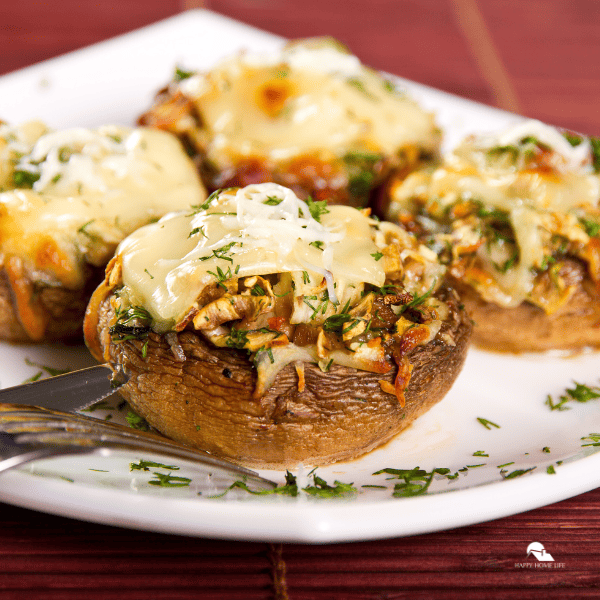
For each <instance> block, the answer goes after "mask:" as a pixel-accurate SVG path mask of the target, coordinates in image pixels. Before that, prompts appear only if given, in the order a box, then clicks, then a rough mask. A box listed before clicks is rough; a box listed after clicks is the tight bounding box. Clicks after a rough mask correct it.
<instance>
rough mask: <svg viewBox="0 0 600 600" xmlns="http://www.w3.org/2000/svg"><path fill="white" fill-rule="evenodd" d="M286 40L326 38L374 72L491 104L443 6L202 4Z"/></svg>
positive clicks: (293, 0)
mask: <svg viewBox="0 0 600 600" xmlns="http://www.w3.org/2000/svg"><path fill="white" fill-rule="evenodd" d="M205 4H206V6H207V7H208V8H210V9H213V10H215V11H217V12H220V13H222V14H224V15H227V16H230V17H232V18H235V19H239V20H241V21H244V22H245V23H248V24H250V25H254V26H256V27H259V28H262V29H266V30H268V31H271V32H273V33H277V34H279V35H282V36H284V37H287V38H298V37H310V36H320V35H331V36H333V37H335V38H337V39H339V40H340V41H342V42H343V43H345V44H346V45H347V46H348V47H349V48H350V49H351V50H352V52H354V53H355V54H357V55H358V56H359V58H361V60H362V61H363V62H364V63H366V64H368V65H370V66H372V67H375V68H377V69H382V70H385V71H389V72H391V73H394V74H396V75H400V76H402V77H406V78H408V79H412V80H414V81H419V82H421V83H425V84H427V85H431V86H434V87H438V88H440V89H443V90H446V91H449V92H452V93H455V94H459V95H461V96H466V97H468V98H471V99H474V100H479V101H482V102H487V103H491V102H493V98H492V96H491V94H490V92H489V89H488V87H487V85H486V84H485V81H484V80H483V78H482V77H481V75H480V74H479V72H478V71H477V69H476V66H475V63H474V61H473V58H472V56H471V54H470V52H469V48H468V43H467V42H466V40H465V39H464V37H463V35H462V33H461V31H460V29H459V28H458V26H457V24H456V20H455V17H454V12H453V9H452V6H451V5H450V3H449V2H448V1H447V0H420V1H419V2H414V1H411V0H373V1H371V2H369V4H368V5H365V3H364V2H363V1H362V0H329V1H328V2H322V1H319V0H288V1H287V2H276V1H274V0H207V1H206V3H205Z"/></svg>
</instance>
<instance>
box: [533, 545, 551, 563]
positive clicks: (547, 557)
mask: <svg viewBox="0 0 600 600" xmlns="http://www.w3.org/2000/svg"><path fill="white" fill-rule="evenodd" d="M531 554H533V555H534V556H535V557H536V558H537V559H538V560H539V561H541V562H550V561H552V562H554V558H552V554H550V553H549V552H546V548H544V546H543V545H542V544H540V543H539V542H531V544H529V546H527V556H530V555H531Z"/></svg>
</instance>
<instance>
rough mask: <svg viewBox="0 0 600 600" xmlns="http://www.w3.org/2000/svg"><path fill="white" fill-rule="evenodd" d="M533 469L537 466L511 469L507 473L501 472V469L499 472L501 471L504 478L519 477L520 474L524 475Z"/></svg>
mask: <svg viewBox="0 0 600 600" xmlns="http://www.w3.org/2000/svg"><path fill="white" fill-rule="evenodd" d="M534 469H537V467H530V468H529V469H517V470H516V471H512V472H510V473H507V474H504V473H502V471H501V473H502V477H504V479H515V478H516V477H521V476H522V475H525V474H526V473H530V472H531V471H533V470H534Z"/></svg>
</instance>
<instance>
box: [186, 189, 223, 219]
mask: <svg viewBox="0 0 600 600" xmlns="http://www.w3.org/2000/svg"><path fill="white" fill-rule="evenodd" d="M222 191H223V190H215V191H214V192H213V193H212V194H211V195H210V196H209V197H208V198H207V199H206V200H205V201H204V202H203V203H202V204H192V206H191V208H192V209H193V211H194V212H193V213H192V214H191V215H189V216H192V215H195V214H197V213H199V212H202V211H203V210H208V208H209V207H210V205H211V204H212V203H213V202H214V201H215V200H217V199H218V198H219V194H220V193H221V192H222Z"/></svg>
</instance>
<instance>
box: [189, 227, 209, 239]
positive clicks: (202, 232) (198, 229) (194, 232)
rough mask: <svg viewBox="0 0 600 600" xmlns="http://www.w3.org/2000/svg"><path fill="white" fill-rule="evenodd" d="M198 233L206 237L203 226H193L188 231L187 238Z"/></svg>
mask: <svg viewBox="0 0 600 600" xmlns="http://www.w3.org/2000/svg"><path fill="white" fill-rule="evenodd" d="M198 233H201V234H202V237H205V238H208V236H207V235H206V233H205V232H204V227H195V228H194V229H192V230H191V231H190V235H188V239H189V238H191V237H192V236H194V235H196V234H198Z"/></svg>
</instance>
